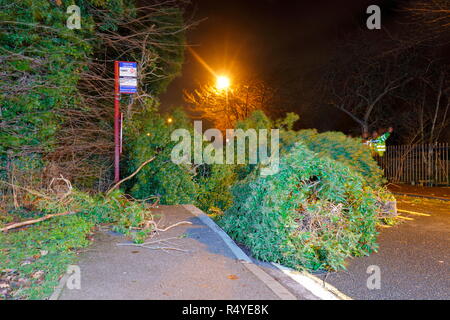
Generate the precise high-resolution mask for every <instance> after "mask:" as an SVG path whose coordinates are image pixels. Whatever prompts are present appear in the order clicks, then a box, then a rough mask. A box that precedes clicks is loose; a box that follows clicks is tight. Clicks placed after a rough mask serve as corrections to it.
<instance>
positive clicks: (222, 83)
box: [216, 76, 230, 90]
mask: <svg viewBox="0 0 450 320" xmlns="http://www.w3.org/2000/svg"><path fill="white" fill-rule="evenodd" d="M229 86H230V78H228V77H227V76H218V77H217V79H216V88H217V89H218V90H226V89H228V87H229Z"/></svg>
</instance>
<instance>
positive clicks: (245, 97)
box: [184, 81, 275, 130]
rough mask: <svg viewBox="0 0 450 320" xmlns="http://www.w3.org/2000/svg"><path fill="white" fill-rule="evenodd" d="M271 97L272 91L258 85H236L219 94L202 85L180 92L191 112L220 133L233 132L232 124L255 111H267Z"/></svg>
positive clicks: (256, 82)
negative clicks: (211, 124) (220, 131)
mask: <svg viewBox="0 0 450 320" xmlns="http://www.w3.org/2000/svg"><path fill="white" fill-rule="evenodd" d="M274 97H275V92H274V90H273V89H272V88H271V87H269V86H267V85H266V84H265V83H264V82H262V81H252V82H246V83H245V84H243V83H237V84H234V85H233V86H232V87H230V88H229V89H223V90H218V89H217V88H216V87H215V86H213V85H203V86H201V87H200V88H199V89H196V90H194V91H192V92H188V91H185V92H184V99H185V101H186V102H187V104H188V106H189V107H190V110H191V112H192V113H193V114H194V115H197V116H198V117H199V118H202V119H206V120H208V121H210V122H211V123H213V124H214V126H215V127H216V128H218V129H220V130H225V129H230V128H233V127H234V125H235V123H236V121H239V120H243V119H245V118H247V117H248V116H249V115H250V114H251V113H252V112H253V111H255V110H265V109H267V108H268V106H269V105H270V104H271V103H272V101H273V99H274Z"/></svg>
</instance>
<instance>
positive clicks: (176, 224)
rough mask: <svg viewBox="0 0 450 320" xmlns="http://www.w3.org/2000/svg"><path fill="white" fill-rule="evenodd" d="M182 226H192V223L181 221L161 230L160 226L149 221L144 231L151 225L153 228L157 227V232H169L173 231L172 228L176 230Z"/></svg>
mask: <svg viewBox="0 0 450 320" xmlns="http://www.w3.org/2000/svg"><path fill="white" fill-rule="evenodd" d="M181 224H192V222H189V221H180V222H177V223H175V224H172V225H170V226H168V227H167V228H164V229H160V228H158V225H157V224H156V222H155V221H153V220H150V221H147V222H146V224H145V228H144V229H146V228H148V227H149V226H150V225H153V226H154V227H155V231H159V232H164V231H167V230H169V229H172V228H174V227H176V226H179V225H181Z"/></svg>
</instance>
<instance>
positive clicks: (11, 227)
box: [0, 211, 75, 231]
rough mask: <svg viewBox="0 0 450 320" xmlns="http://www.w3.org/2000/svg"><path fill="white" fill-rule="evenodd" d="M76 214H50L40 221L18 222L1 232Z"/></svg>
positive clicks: (39, 219)
mask: <svg viewBox="0 0 450 320" xmlns="http://www.w3.org/2000/svg"><path fill="white" fill-rule="evenodd" d="M74 213H75V212H73V211H69V212H62V213H54V214H48V215H46V216H44V217H41V218H38V219H32V220H27V221H22V222H17V223H13V224H10V225H7V226H6V227H4V228H1V229H0V231H8V230H11V229H15V228H19V227H23V226H27V225H30V224H35V223H38V222H41V221H44V220H48V219H50V218H53V217H60V216H66V215H69V214H74Z"/></svg>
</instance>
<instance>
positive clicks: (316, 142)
mask: <svg viewBox="0 0 450 320" xmlns="http://www.w3.org/2000/svg"><path fill="white" fill-rule="evenodd" d="M296 138H297V139H298V140H300V141H302V142H303V143H304V144H305V146H306V147H307V148H308V149H310V150H311V151H314V152H316V153H317V154H318V155H319V156H320V157H328V158H330V159H334V160H337V161H339V162H341V163H344V164H346V165H347V166H348V167H350V168H351V169H352V170H353V171H355V172H357V173H359V174H360V175H361V176H362V177H363V178H364V179H365V181H366V182H367V184H368V185H370V186H372V187H380V186H381V185H382V184H384V183H385V182H386V181H385V179H384V178H383V171H382V170H381V169H380V167H379V166H378V164H377V162H376V161H375V160H374V159H373V157H372V155H371V154H370V150H369V148H368V147H367V146H366V145H364V144H363V143H362V141H361V139H359V138H351V137H348V136H346V135H345V134H343V133H342V132H333V131H329V132H323V133H318V132H317V130H315V129H310V130H300V131H299V132H298V133H297V135H296Z"/></svg>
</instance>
